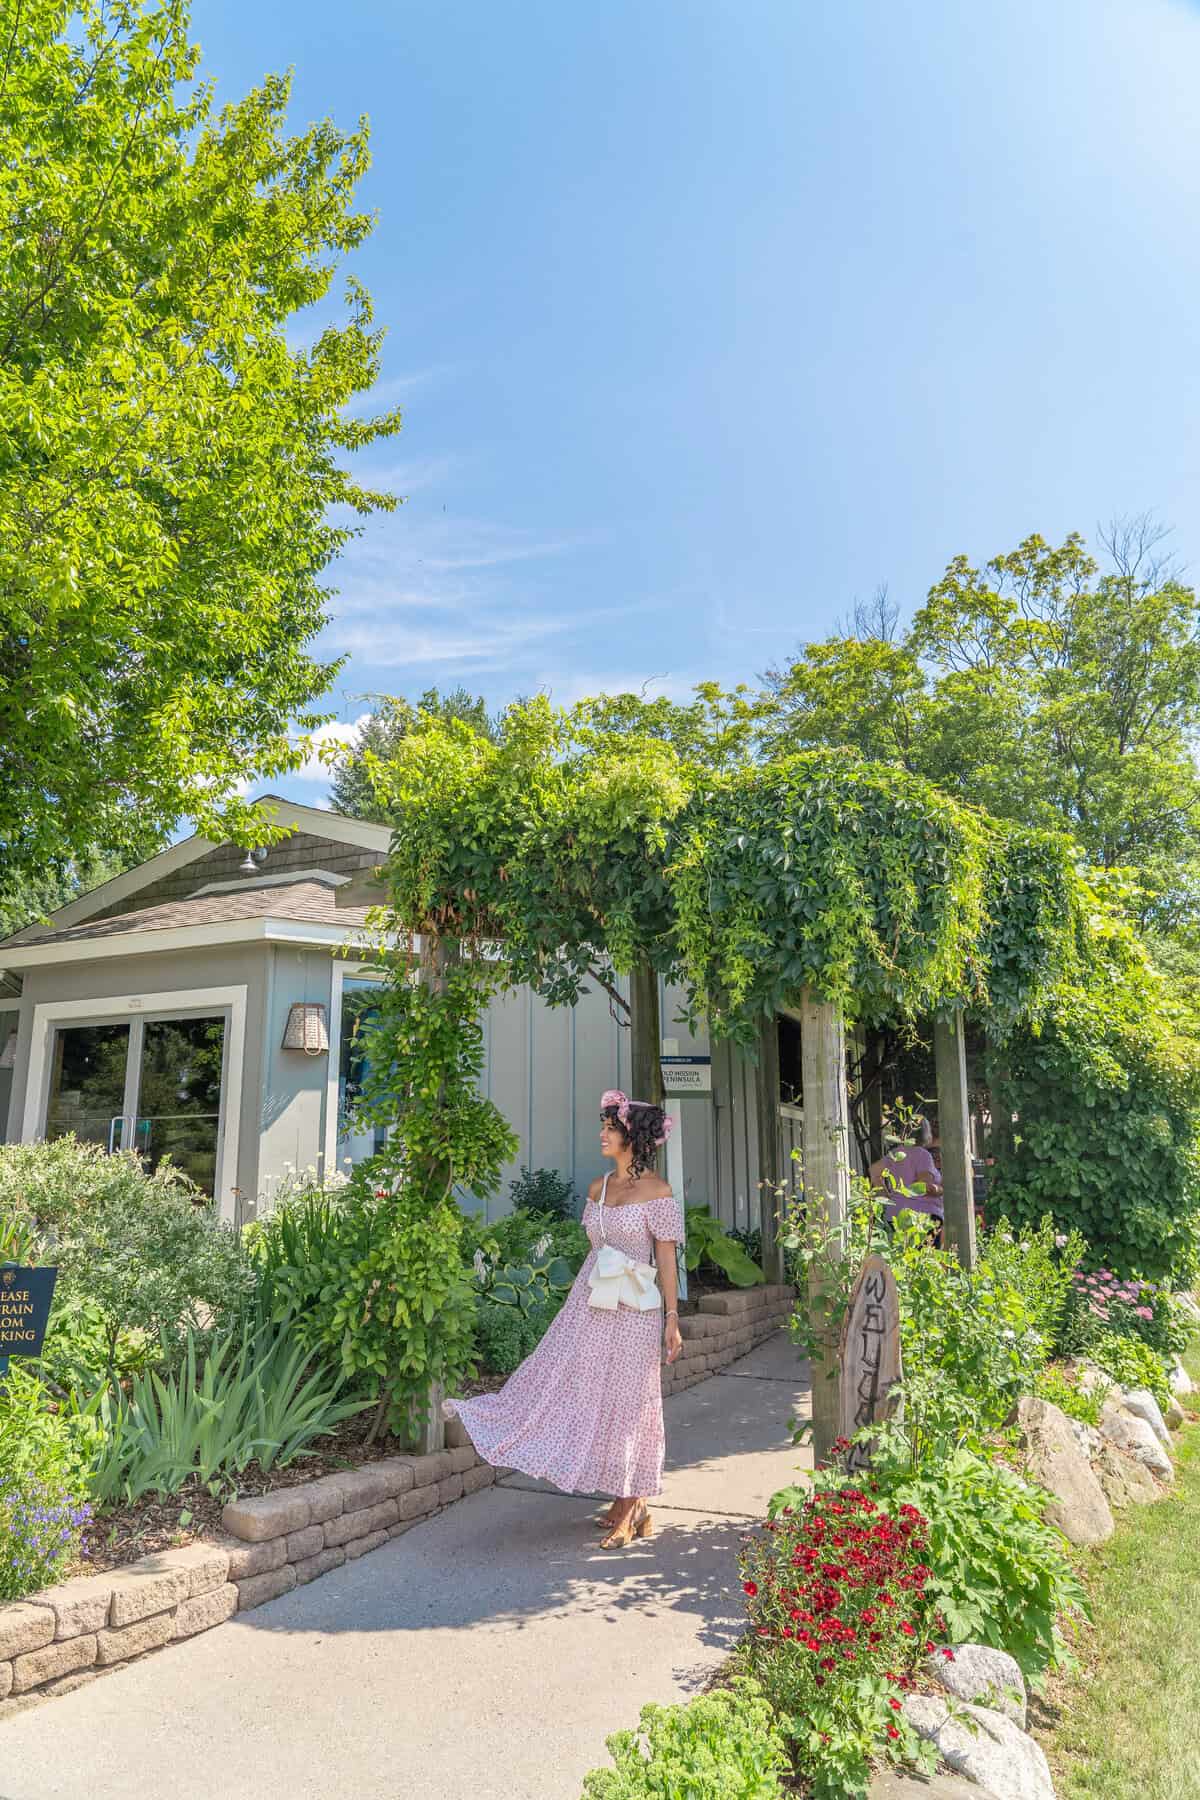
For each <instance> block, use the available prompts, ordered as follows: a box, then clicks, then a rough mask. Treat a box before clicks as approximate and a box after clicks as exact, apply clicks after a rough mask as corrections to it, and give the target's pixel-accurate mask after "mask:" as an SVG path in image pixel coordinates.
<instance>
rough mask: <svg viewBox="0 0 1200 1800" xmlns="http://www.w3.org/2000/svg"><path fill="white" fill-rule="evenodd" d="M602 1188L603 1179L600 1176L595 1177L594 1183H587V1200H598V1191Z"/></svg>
mask: <svg viewBox="0 0 1200 1800" xmlns="http://www.w3.org/2000/svg"><path fill="white" fill-rule="evenodd" d="M603 1186H604V1177H603V1176H602V1175H597V1177H596V1179H595V1181H590V1182H589V1183H588V1199H589V1200H598V1199H599V1198H600V1189H601V1188H602V1187H603Z"/></svg>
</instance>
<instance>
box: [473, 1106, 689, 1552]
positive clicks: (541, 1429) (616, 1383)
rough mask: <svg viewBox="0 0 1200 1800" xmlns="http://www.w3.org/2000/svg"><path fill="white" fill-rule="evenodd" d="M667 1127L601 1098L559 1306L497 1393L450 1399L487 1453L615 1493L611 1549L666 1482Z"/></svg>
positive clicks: (587, 1489) (673, 1321)
mask: <svg viewBox="0 0 1200 1800" xmlns="http://www.w3.org/2000/svg"><path fill="white" fill-rule="evenodd" d="M670 1130H671V1121H670V1119H668V1118H667V1116H666V1114H665V1113H664V1112H663V1110H662V1108H661V1107H658V1106H652V1105H651V1104H650V1103H649V1102H647V1101H643V1100H630V1099H629V1098H628V1097H627V1096H626V1095H625V1094H622V1093H620V1092H619V1091H618V1090H616V1089H609V1090H608V1092H607V1093H605V1094H603V1095H601V1098H600V1152H601V1155H603V1156H606V1157H608V1158H609V1159H610V1161H611V1162H612V1163H613V1164H614V1168H613V1170H612V1171H611V1172H610V1173H609V1174H607V1175H605V1176H604V1178H603V1180H601V1181H593V1183H592V1185H591V1187H590V1188H589V1189H588V1201H587V1205H586V1206H585V1208H584V1212H583V1224H584V1228H585V1229H586V1231H587V1234H588V1238H589V1240H590V1242H591V1245H592V1248H591V1251H590V1253H589V1255H588V1257H587V1259H586V1261H585V1262H584V1265H583V1267H582V1269H580V1271H579V1274H578V1276H577V1277H576V1280H575V1283H574V1286H573V1287H572V1289H571V1292H570V1293H569V1295H568V1296H567V1299H566V1302H565V1304H564V1305H563V1308H562V1311H561V1312H560V1313H559V1314H558V1317H557V1318H556V1319H555V1320H554V1323H553V1324H552V1325H551V1327H550V1329H549V1331H547V1333H546V1335H545V1337H544V1338H543V1339H542V1341H541V1343H540V1344H539V1345H538V1347H537V1349H536V1350H535V1351H534V1352H533V1354H532V1356H530V1357H528V1358H527V1359H526V1360H525V1361H524V1362H523V1363H522V1364H521V1366H520V1368H519V1369H517V1370H516V1371H515V1372H514V1373H513V1374H512V1375H511V1376H510V1377H509V1379H508V1380H507V1381H506V1382H505V1384H504V1386H503V1387H502V1388H501V1389H500V1391H499V1393H497V1394H484V1395H481V1396H480V1398H479V1399H477V1400H448V1401H447V1402H446V1404H445V1408H444V1411H445V1414H446V1416H447V1417H448V1418H458V1419H461V1420H462V1423H463V1425H464V1426H465V1427H466V1431H467V1435H468V1436H469V1437H470V1439H471V1442H472V1443H473V1444H474V1446H475V1448H476V1450H477V1451H478V1453H479V1455H480V1456H482V1457H483V1459H484V1461H485V1462H489V1463H492V1464H493V1465H495V1466H496V1467H498V1468H505V1469H520V1471H521V1472H522V1474H524V1475H535V1476H539V1477H541V1478H543V1479H545V1480H547V1481H552V1482H553V1483H554V1485H555V1486H556V1487H558V1488H561V1489H563V1490H564V1492H566V1493H568V1494H580V1493H585V1494H590V1493H597V1492H598V1493H602V1494H612V1495H613V1496H614V1499H613V1503H612V1506H611V1507H610V1508H609V1509H608V1511H607V1512H606V1513H605V1514H604V1518H603V1524H604V1526H605V1528H606V1533H607V1535H606V1536H605V1538H604V1540H603V1543H602V1545H601V1548H602V1549H605V1550H620V1549H623V1548H624V1546H625V1545H626V1544H628V1543H629V1542H630V1541H631V1540H632V1539H633V1538H634V1537H649V1536H650V1535H651V1533H652V1531H653V1529H654V1526H653V1521H652V1520H651V1517H650V1514H649V1512H648V1510H647V1508H646V1501H647V1499H648V1498H649V1497H650V1496H651V1495H654V1494H657V1493H660V1492H661V1490H662V1469H663V1458H664V1454H665V1442H664V1436H663V1411H662V1378H661V1363H662V1350H663V1339H664V1331H663V1325H664V1311H665V1325H666V1332H665V1340H666V1358H667V1361H668V1362H674V1361H675V1358H676V1357H677V1356H678V1355H679V1352H680V1350H681V1348H682V1339H681V1338H680V1335H679V1307H678V1295H677V1288H676V1265H675V1246H676V1244H678V1243H680V1242H681V1241H682V1239H683V1218H682V1215H681V1213H680V1210H679V1205H678V1202H677V1201H676V1200H675V1198H674V1196H673V1195H672V1193H671V1189H670V1187H669V1186H668V1184H667V1183H666V1182H665V1181H663V1180H662V1179H661V1178H660V1177H659V1176H657V1175H656V1174H655V1173H654V1169H653V1164H654V1157H655V1152H656V1151H657V1150H658V1149H659V1147H660V1146H661V1145H663V1144H665V1143H666V1141H667V1138H668V1136H669V1135H670ZM656 1275H657V1280H656V1279H655V1277H656Z"/></svg>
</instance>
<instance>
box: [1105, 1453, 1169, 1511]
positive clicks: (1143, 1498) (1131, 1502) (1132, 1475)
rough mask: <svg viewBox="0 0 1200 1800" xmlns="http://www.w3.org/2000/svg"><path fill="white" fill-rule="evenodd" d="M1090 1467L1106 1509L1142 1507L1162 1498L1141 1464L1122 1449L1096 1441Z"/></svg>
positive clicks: (1151, 1476) (1158, 1488) (1153, 1481)
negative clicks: (1111, 1507) (1106, 1504)
mask: <svg viewBox="0 0 1200 1800" xmlns="http://www.w3.org/2000/svg"><path fill="white" fill-rule="evenodd" d="M1092 1468H1093V1469H1094V1470H1095V1471H1096V1475H1097V1478H1098V1479H1099V1482H1100V1486H1101V1487H1102V1488H1103V1489H1104V1493H1105V1497H1106V1499H1107V1500H1108V1504H1109V1505H1110V1506H1115V1507H1117V1508H1118V1509H1119V1508H1121V1507H1125V1506H1145V1505H1148V1504H1149V1502H1150V1501H1152V1500H1161V1499H1162V1497H1163V1490H1162V1488H1161V1487H1160V1486H1159V1485H1158V1483H1157V1481H1155V1479H1154V1477H1153V1475H1152V1474H1151V1473H1150V1471H1149V1469H1148V1468H1146V1466H1145V1464H1144V1463H1140V1462H1138V1461H1137V1460H1136V1458H1134V1457H1132V1456H1129V1455H1127V1454H1126V1452H1125V1451H1124V1450H1118V1449H1117V1447H1116V1445H1115V1444H1110V1443H1109V1441H1108V1439H1107V1438H1103V1437H1102V1438H1101V1439H1100V1447H1099V1449H1098V1450H1097V1451H1096V1454H1095V1456H1094V1457H1093V1458H1092Z"/></svg>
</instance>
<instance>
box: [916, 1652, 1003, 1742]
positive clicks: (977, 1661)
mask: <svg viewBox="0 0 1200 1800" xmlns="http://www.w3.org/2000/svg"><path fill="white" fill-rule="evenodd" d="M925 1670H926V1673H927V1674H929V1675H932V1676H933V1678H934V1680H935V1681H937V1682H940V1683H941V1685H942V1687H944V1688H945V1690H946V1692H947V1693H948V1694H953V1695H954V1696H955V1698H956V1699H958V1700H968V1701H974V1702H975V1704H976V1705H977V1706H990V1707H991V1708H992V1709H993V1711H995V1712H1001V1713H1004V1715H1005V1716H1006V1717H1007V1718H1009V1719H1011V1720H1012V1722H1013V1724H1014V1725H1019V1726H1020V1727H1021V1730H1022V1731H1024V1729H1025V1679H1024V1677H1023V1676H1022V1674H1021V1671H1020V1669H1019V1667H1018V1666H1017V1664H1016V1662H1015V1661H1014V1660H1013V1658H1012V1657H1011V1656H1009V1655H1008V1654H1007V1653H1006V1652H1005V1651H1003V1650H993V1649H992V1648H991V1646H990V1645H988V1644H958V1645H956V1646H955V1649H954V1658H953V1661H950V1660H948V1659H947V1658H946V1657H945V1656H943V1655H942V1652H941V1651H940V1650H938V1651H936V1652H935V1653H934V1654H933V1655H932V1656H927V1657H926V1658H925Z"/></svg>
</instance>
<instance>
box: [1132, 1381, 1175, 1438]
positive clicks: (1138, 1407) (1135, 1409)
mask: <svg viewBox="0 0 1200 1800" xmlns="http://www.w3.org/2000/svg"><path fill="white" fill-rule="evenodd" d="M1121 1405H1122V1406H1123V1407H1124V1408H1125V1411H1126V1412H1130V1413H1132V1414H1133V1416H1134V1418H1135V1419H1145V1421H1146V1423H1147V1425H1148V1426H1149V1427H1150V1429H1151V1431H1152V1432H1153V1433H1154V1435H1155V1437H1156V1438H1157V1439H1158V1441H1159V1443H1160V1444H1161V1445H1162V1447H1163V1449H1164V1450H1169V1449H1170V1448H1171V1434H1170V1432H1169V1431H1168V1430H1167V1422H1166V1420H1165V1419H1164V1418H1163V1416H1162V1410H1161V1408H1160V1407H1159V1404H1158V1401H1157V1400H1156V1399H1155V1398H1154V1395H1153V1394H1152V1393H1151V1392H1150V1389H1149V1388H1128V1389H1127V1390H1126V1392H1125V1396H1124V1398H1123V1400H1122V1401H1121Z"/></svg>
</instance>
